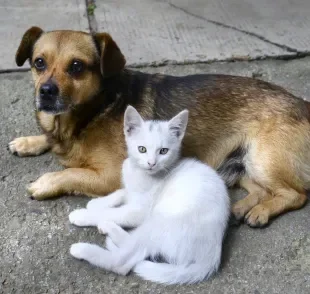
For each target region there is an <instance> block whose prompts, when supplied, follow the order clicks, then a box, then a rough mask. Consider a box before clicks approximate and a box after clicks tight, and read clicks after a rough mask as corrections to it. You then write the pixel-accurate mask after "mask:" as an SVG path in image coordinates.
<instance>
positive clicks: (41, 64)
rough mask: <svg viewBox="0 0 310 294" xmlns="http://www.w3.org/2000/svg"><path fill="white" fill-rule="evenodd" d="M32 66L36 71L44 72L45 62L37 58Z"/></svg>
mask: <svg viewBox="0 0 310 294" xmlns="http://www.w3.org/2000/svg"><path fill="white" fill-rule="evenodd" d="M34 66H35V68H36V69H37V70H40V71H41V70H44V69H45V61H44V59H43V58H37V59H36V60H35V61H34Z"/></svg>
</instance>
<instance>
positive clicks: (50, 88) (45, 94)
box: [40, 83, 59, 98]
mask: <svg viewBox="0 0 310 294" xmlns="http://www.w3.org/2000/svg"><path fill="white" fill-rule="evenodd" d="M58 93H59V89H58V87H57V86H56V85H55V84H54V83H45V84H43V85H42V86H41V88H40V97H41V98H54V97H56V96H58Z"/></svg>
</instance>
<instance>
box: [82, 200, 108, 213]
mask: <svg viewBox="0 0 310 294" xmlns="http://www.w3.org/2000/svg"><path fill="white" fill-rule="evenodd" d="M105 202H106V199H104V198H95V199H92V200H90V201H88V203H87V205H86V208H87V209H89V210H94V211H98V210H100V209H102V208H106V207H108V206H107V205H104V204H105Z"/></svg>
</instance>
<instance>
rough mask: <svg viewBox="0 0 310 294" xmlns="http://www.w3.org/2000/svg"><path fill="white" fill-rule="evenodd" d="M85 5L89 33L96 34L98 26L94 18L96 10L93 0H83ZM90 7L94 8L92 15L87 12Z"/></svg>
mask: <svg viewBox="0 0 310 294" xmlns="http://www.w3.org/2000/svg"><path fill="white" fill-rule="evenodd" d="M85 5H86V15H87V20H88V27H89V31H90V32H91V33H92V34H94V33H97V31H98V24H97V20H96V17H95V9H96V3H95V0H85ZM91 6H93V7H94V8H93V13H92V14H91V13H90V12H89V7H91Z"/></svg>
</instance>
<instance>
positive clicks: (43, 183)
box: [27, 172, 61, 200]
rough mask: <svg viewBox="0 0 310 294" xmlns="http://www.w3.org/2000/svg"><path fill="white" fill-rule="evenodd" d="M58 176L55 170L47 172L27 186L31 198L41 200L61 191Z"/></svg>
mask: <svg viewBox="0 0 310 294" xmlns="http://www.w3.org/2000/svg"><path fill="white" fill-rule="evenodd" d="M59 185H60V178H59V176H58V173H57V172H53V173H47V174H44V175H43V176H41V177H40V178H38V179H37V180H36V181H35V182H33V183H31V184H30V185H29V186H28V187H27V191H28V192H29V193H30V195H31V196H32V198H33V199H36V200H43V199H45V198H50V197H54V196H57V195H59V194H60V193H61V190H60V186H59Z"/></svg>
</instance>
